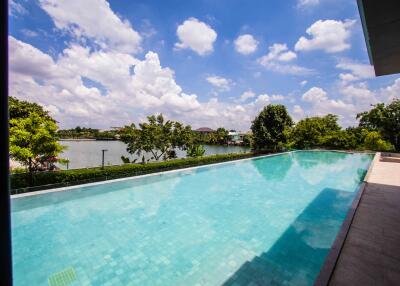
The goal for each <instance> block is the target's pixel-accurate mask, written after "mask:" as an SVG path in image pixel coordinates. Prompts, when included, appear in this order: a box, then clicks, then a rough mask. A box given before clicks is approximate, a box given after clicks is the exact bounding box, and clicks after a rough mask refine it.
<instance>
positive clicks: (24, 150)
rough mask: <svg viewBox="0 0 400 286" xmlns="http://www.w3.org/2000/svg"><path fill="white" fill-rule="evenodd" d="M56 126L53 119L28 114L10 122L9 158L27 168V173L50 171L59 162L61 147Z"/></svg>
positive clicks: (32, 113)
mask: <svg viewBox="0 0 400 286" xmlns="http://www.w3.org/2000/svg"><path fill="white" fill-rule="evenodd" d="M57 129H58V127H57V124H56V123H55V121H54V120H53V119H49V118H48V117H47V116H42V114H38V113H36V112H30V113H29V115H28V116H25V115H24V117H22V118H15V117H14V118H13V119H11V120H10V156H11V158H13V159H14V160H16V161H18V162H20V163H21V164H22V165H25V166H27V167H28V170H29V173H32V172H33V171H37V170H40V169H51V168H52V167H54V163H55V162H57V161H59V159H58V158H57V156H58V154H59V153H60V152H61V151H62V150H63V146H61V145H60V143H58V141H57V140H58V136H57Z"/></svg>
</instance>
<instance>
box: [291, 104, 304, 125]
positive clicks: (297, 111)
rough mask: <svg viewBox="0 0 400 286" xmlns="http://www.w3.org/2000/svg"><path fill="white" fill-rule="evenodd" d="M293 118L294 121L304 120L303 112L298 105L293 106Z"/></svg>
mask: <svg viewBox="0 0 400 286" xmlns="http://www.w3.org/2000/svg"><path fill="white" fill-rule="evenodd" d="M293 117H294V119H295V120H296V121H299V120H301V119H302V118H304V110H303V108H302V107H301V106H300V105H297V104H296V105H294V106H293Z"/></svg>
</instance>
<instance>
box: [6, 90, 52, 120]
mask: <svg viewBox="0 0 400 286" xmlns="http://www.w3.org/2000/svg"><path fill="white" fill-rule="evenodd" d="M8 102H9V109H8V110H9V115H10V120H12V119H17V118H27V117H29V115H30V114H31V113H36V114H37V115H39V116H41V117H44V118H46V119H48V120H52V121H55V120H54V119H53V118H51V116H50V115H49V112H48V111H45V110H44V109H43V107H42V106H41V105H39V104H37V103H34V102H28V101H24V100H19V99H17V98H15V97H12V96H10V97H9V98H8Z"/></svg>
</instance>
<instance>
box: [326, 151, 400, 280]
mask: <svg viewBox="0 0 400 286" xmlns="http://www.w3.org/2000/svg"><path fill="white" fill-rule="evenodd" d="M377 156H378V157H377V158H376V159H375V160H374V162H373V165H372V167H371V170H370V172H369V174H368V175H367V177H366V182H365V188H364V190H363V192H362V194H361V198H360V201H359V203H358V207H357V208H356V209H355V214H354V217H353V218H352V220H351V221H350V222H349V231H348V233H347V235H346V236H345V240H344V243H343V247H342V248H341V250H340V254H339V257H338V259H337V260H336V261H335V265H334V268H333V272H332V273H331V275H329V277H330V278H329V280H328V283H327V285H331V286H341V285H363V286H369V285H400V163H394V162H382V161H380V154H377Z"/></svg>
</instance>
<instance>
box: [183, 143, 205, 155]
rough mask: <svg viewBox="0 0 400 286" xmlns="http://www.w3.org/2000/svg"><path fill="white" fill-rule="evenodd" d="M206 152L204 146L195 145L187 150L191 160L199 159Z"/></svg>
mask: <svg viewBox="0 0 400 286" xmlns="http://www.w3.org/2000/svg"><path fill="white" fill-rule="evenodd" d="M205 152H206V150H205V149H204V147H203V145H198V144H193V145H191V146H189V147H188V148H187V150H186V155H187V156H188V157H191V158H197V157H201V156H203V155H204V153H205Z"/></svg>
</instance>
